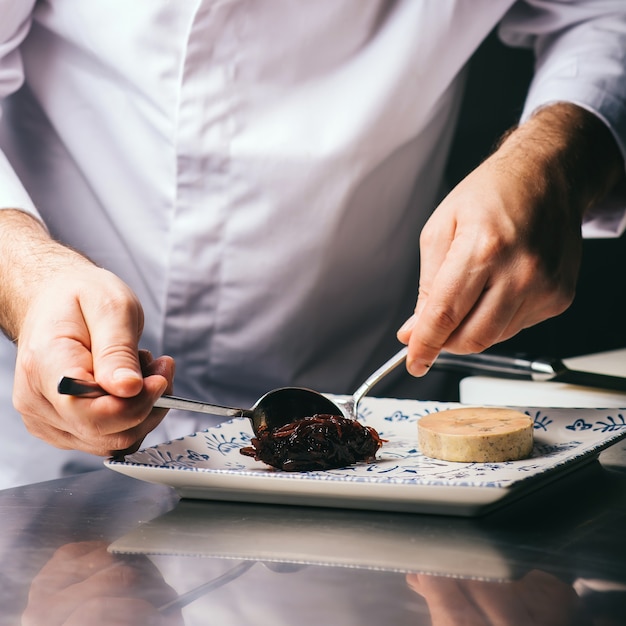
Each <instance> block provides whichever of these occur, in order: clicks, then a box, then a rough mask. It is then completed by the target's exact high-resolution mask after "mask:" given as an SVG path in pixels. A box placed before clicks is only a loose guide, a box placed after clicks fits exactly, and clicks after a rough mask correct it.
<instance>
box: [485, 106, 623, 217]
mask: <svg viewBox="0 0 626 626" xmlns="http://www.w3.org/2000/svg"><path fill="white" fill-rule="evenodd" d="M492 159H495V162H496V164H498V165H499V166H500V167H502V168H513V169H514V170H515V172H516V173H517V174H518V175H519V176H520V178H521V180H522V181H523V182H525V184H527V185H528V192H529V193H531V194H533V193H537V194H545V199H547V200H551V201H552V202H553V203H555V206H557V207H559V206H560V207H562V208H563V209H565V210H567V211H575V212H576V213H578V214H579V216H580V218H581V220H582V217H583V215H584V213H585V211H586V210H587V209H588V208H589V207H590V206H592V205H593V204H595V203H597V202H598V201H600V200H602V198H604V197H605V196H606V194H607V193H609V192H610V191H611V189H613V188H614V187H615V185H616V184H617V183H618V182H619V181H620V180H622V179H623V178H624V162H623V159H622V156H621V153H620V150H619V148H618V146H617V143H616V141H615V139H614V138H613V136H612V134H611V132H610V131H609V130H608V128H607V127H606V126H605V125H604V123H603V122H602V121H601V120H600V119H599V118H597V117H596V116H595V115H593V114H592V113H590V112H589V111H587V110H585V109H583V108H581V107H578V106H576V105H574V104H569V103H556V104H552V105H549V106H546V107H544V108H542V109H540V110H539V111H537V112H536V113H535V114H534V115H533V116H532V117H531V118H530V119H529V120H528V121H527V122H525V123H524V124H523V125H521V126H519V127H518V128H516V129H515V130H513V131H511V132H510V133H508V134H507V136H506V137H504V138H503V140H502V141H501V143H500V146H499V148H498V150H497V151H496V153H495V154H494V155H493V157H492Z"/></svg>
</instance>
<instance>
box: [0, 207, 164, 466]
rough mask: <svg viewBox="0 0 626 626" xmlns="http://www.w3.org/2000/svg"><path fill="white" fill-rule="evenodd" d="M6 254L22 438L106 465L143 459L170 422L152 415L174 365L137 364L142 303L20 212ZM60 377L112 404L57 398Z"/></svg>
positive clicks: (3, 295) (3, 304)
mask: <svg viewBox="0 0 626 626" xmlns="http://www.w3.org/2000/svg"><path fill="white" fill-rule="evenodd" d="M0 254H1V255H2V257H3V260H6V262H4V261H3V264H2V266H3V267H2V269H0V285H1V286H0V309H2V312H1V313H0V324H1V325H2V328H3V330H4V332H5V333H6V334H7V335H8V336H9V337H10V338H11V339H13V340H14V341H15V342H16V343H17V361H16V369H15V383H14V389H13V402H14V405H15V407H16V409H17V410H18V411H19V412H20V413H21V415H22V417H23V419H24V423H25V425H26V428H27V429H28V430H29V432H30V433H31V434H33V435H35V436H37V437H40V438H41V439H43V440H45V441H47V442H48V443H50V444H52V445H54V446H56V447H59V448H65V449H76V450H82V451H85V452H90V453H92V454H97V455H101V456H110V455H116V454H121V453H128V452H132V451H134V450H136V449H138V447H139V445H140V444H141V442H142V441H143V439H144V437H145V436H146V435H147V434H148V433H149V432H150V431H151V430H153V429H154V428H155V427H156V426H157V425H158V424H159V422H160V421H161V420H162V419H163V417H164V416H165V414H166V411H165V410H163V409H153V408H152V406H153V404H154V402H155V400H156V399H157V398H158V397H159V396H160V395H162V394H163V393H165V392H169V391H171V387H172V381H173V376H174V363H173V360H172V359H171V358H170V357H160V358H158V359H152V357H151V355H149V354H147V353H144V354H143V355H142V358H141V359H140V355H139V350H138V342H139V338H140V336H141V333H142V330H143V311H142V308H141V304H140V303H139V301H138V299H137V297H136V296H135V295H134V293H133V292H132V291H131V290H130V288H129V287H128V286H127V285H126V284H125V283H124V282H123V281H121V280H120V279H119V278H118V277H116V276H115V275H113V274H112V273H110V272H108V271H107V270H104V269H102V268H99V267H97V266H96V265H94V264H93V263H92V262H91V261H89V260H88V259H86V258H85V257H83V256H82V255H80V254H78V253H77V252H75V251H73V250H70V249H68V248H66V247H64V246H62V245H60V244H59V243H57V242H55V241H53V240H52V239H51V238H50V237H49V236H48V234H47V233H46V232H45V230H44V229H43V228H42V226H41V225H40V224H39V222H37V221H36V220H35V219H33V218H32V217H30V216H28V215H26V214H24V213H22V212H20V211H13V210H4V211H0ZM62 376H73V377H76V378H83V379H87V380H95V381H96V382H97V383H98V384H99V385H100V386H101V387H103V388H104V389H105V390H106V391H107V392H108V393H109V394H110V395H108V396H102V397H98V398H75V397H71V396H62V395H59V394H58V392H57V384H58V381H59V380H60V378H61V377H62Z"/></svg>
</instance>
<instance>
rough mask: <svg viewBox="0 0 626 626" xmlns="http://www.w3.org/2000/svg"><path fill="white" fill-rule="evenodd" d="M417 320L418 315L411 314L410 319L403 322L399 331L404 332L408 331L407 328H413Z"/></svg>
mask: <svg viewBox="0 0 626 626" xmlns="http://www.w3.org/2000/svg"><path fill="white" fill-rule="evenodd" d="M416 321H417V315H415V314H413V315H411V317H409V319H408V320H407V321H406V322H404V324H402V326H401V327H400V330H399V331H398V332H399V333H403V332H406V331H407V330H411V329H412V328H413V326H415V322H416Z"/></svg>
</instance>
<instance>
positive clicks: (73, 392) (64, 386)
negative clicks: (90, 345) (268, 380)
mask: <svg viewBox="0 0 626 626" xmlns="http://www.w3.org/2000/svg"><path fill="white" fill-rule="evenodd" d="M57 390H58V392H59V393H60V394H63V395H66V396H79V397H82V398H97V397H99V396H106V395H108V393H107V392H106V391H105V390H104V389H103V388H102V387H100V385H98V384H97V383H94V382H92V381H89V380H81V379H79V378H70V377H69V376H64V377H63V378H61V380H60V381H59V385H58V387H57ZM154 406H155V407H156V408H160V409H180V410H181V411H193V412H195V413H208V414H209V415H223V416H225V417H252V411H250V410H248V409H237V408H234V407H228V406H221V405H219V404H209V403H208V402H200V401H199V400H189V399H188V398H179V397H178V396H168V395H164V396H161V397H160V398H157V401H156V402H155V403H154Z"/></svg>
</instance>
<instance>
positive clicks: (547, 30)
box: [499, 0, 626, 237]
mask: <svg viewBox="0 0 626 626" xmlns="http://www.w3.org/2000/svg"><path fill="white" fill-rule="evenodd" d="M499 35H500V38H501V39H502V41H503V42H504V43H506V44H508V45H512V46H519V47H531V48H533V50H534V52H535V57H536V68H535V76H534V78H533V81H532V83H531V86H530V89H529V93H528V96H527V99H526V104H525V107H524V110H523V114H522V120H524V119H526V118H528V117H529V116H530V115H531V114H532V113H533V111H535V110H537V109H538V108H540V107H542V106H545V105H547V104H550V103H553V102H563V101H565V102H572V103H574V104H577V105H579V106H581V107H583V108H585V109H587V110H589V111H591V112H593V113H594V114H595V115H597V116H598V117H599V118H600V119H602V120H603V121H604V123H605V124H606V125H607V127H608V128H609V129H610V131H611V132H612V133H613V136H614V137H615V140H616V141H617V144H618V146H619V149H620V151H621V153H622V156H623V157H624V160H625V162H626V2H625V1H624V0H570V1H568V0H525V1H523V2H517V3H516V4H515V5H514V6H513V7H512V8H511V10H510V11H509V12H508V13H507V14H506V16H505V17H504V19H503V20H502V22H501V24H500V30H499ZM623 206H624V207H626V198H624V204H623ZM625 228H626V208H622V203H621V202H617V203H616V201H615V198H612V199H610V202H608V203H607V204H605V205H604V206H603V207H596V208H594V209H593V210H592V211H591V212H590V213H589V214H588V215H587V217H586V220H585V224H584V227H583V232H584V234H585V236H587V237H602V236H604V237H611V236H613V237H615V236H619V235H620V234H621V233H622V232H623V231H624V229H625Z"/></svg>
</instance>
